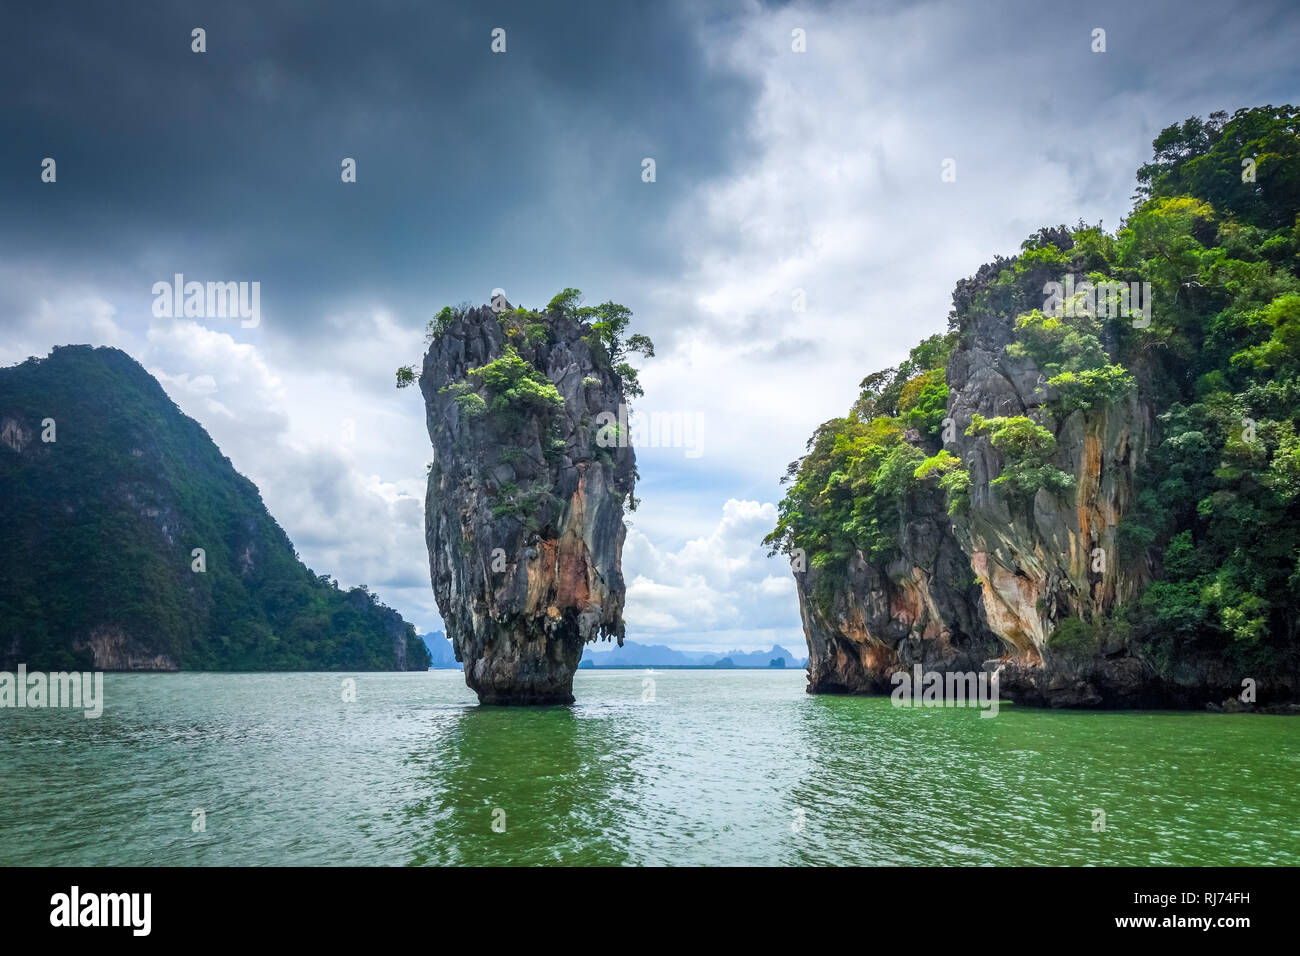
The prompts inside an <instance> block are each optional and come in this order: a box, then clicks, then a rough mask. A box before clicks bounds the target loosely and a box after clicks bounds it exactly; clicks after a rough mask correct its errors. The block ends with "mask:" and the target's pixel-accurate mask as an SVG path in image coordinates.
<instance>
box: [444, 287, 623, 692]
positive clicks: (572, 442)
mask: <svg viewBox="0 0 1300 956" xmlns="http://www.w3.org/2000/svg"><path fill="white" fill-rule="evenodd" d="M420 390H421V392H422V393H423V395H424V401H425V409H426V417H427V424H428V430H429V438H430V439H431V441H432V443H433V450H434V458H433V462H432V463H431V464H430V466H429V484H428V493H427V498H426V508H425V540H426V542H427V544H428V548H429V568H430V574H431V577H432V581H433V589H434V594H435V596H436V598H437V602H438V609H439V611H440V612H441V614H442V617H443V620H444V621H445V622H446V624H447V631H448V634H449V636H450V637H451V640H452V645H453V647H454V648H455V653H456V659H457V660H459V661H461V662H462V663H463V664H464V667H465V683H466V684H468V685H469V686H470V687H471V688H472V689H473V690H474V691H475V692H477V694H478V696H479V701H480V702H481V703H484V704H567V703H572V701H573V690H572V687H573V673H574V671H575V670H576V669H577V666H578V661H579V659H580V658H581V656H582V649H583V645H585V644H586V643H587V642H588V641H594V640H597V639H602V638H603V639H611V638H614V639H617V640H618V641H619V643H620V644H621V643H622V640H623V618H622V614H623V600H624V591H625V588H624V583H623V574H622V569H621V555H622V548H623V539H624V536H625V534H626V528H625V527H624V524H623V511H624V507H625V506H627V505H628V504H629V503H630V502H631V500H632V492H633V485H634V482H635V478H636V462H635V458H634V455H633V450H632V447H631V444H630V442H629V441H628V436H627V435H626V434H625V433H624V434H620V432H619V430H618V425H617V424H611V423H616V422H618V421H620V420H622V421H625V420H626V416H625V414H624V415H623V416H620V408H621V407H622V406H624V403H625V399H624V394H623V382H622V379H621V377H620V376H619V374H618V372H617V371H616V370H615V369H614V368H613V367H612V366H611V363H610V361H609V357H608V353H607V352H606V351H605V349H604V348H603V346H602V343H601V341H600V337H599V336H598V335H597V334H596V333H595V332H593V329H592V327H591V326H590V325H589V324H587V323H585V322H582V321H579V320H577V319H575V318H573V317H571V316H570V315H568V314H566V313H565V312H564V311H563V310H561V309H552V310H551V311H549V312H548V313H545V314H540V313H535V312H528V311H526V310H522V309H511V308H510V307H509V306H508V304H507V303H505V302H504V300H503V299H498V300H496V301H495V302H494V303H493V306H491V307H488V306H482V307H479V308H474V309H466V310H450V309H448V310H444V311H443V313H442V314H441V315H440V317H439V319H438V321H437V327H436V329H435V330H434V332H433V339H432V343H431V345H430V347H429V350H428V353H427V354H426V355H425V357H424V366H423V371H422V374H421V375H420Z"/></svg>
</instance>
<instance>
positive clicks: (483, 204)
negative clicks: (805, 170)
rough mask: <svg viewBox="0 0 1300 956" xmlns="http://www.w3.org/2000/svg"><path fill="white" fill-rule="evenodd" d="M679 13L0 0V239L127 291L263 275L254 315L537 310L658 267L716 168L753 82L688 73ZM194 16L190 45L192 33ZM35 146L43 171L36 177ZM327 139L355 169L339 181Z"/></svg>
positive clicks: (690, 62)
mask: <svg viewBox="0 0 1300 956" xmlns="http://www.w3.org/2000/svg"><path fill="white" fill-rule="evenodd" d="M685 16H686V15H685V13H684V12H683V11H682V10H681V9H680V8H679V7H677V6H676V5H673V4H663V3H646V4H636V5H629V4H615V3H608V2H592V3H573V4H565V5H563V6H562V7H561V6H557V5H554V4H545V3H528V2H524V3H517V4H490V3H489V4H456V5H451V4H431V3H402V4H397V3H349V4H332V5H324V4H318V3H300V4H283V3H282V4H269V3H261V4H250V5H248V6H246V7H240V8H234V7H227V6H226V5H217V4H183V3H181V4H178V3H126V4H102V3H94V4H60V3H53V4H46V5H42V6H36V5H25V6H23V7H11V8H10V9H9V11H8V12H7V13H6V14H5V16H4V20H5V29H4V31H3V39H0V87H3V89H4V90H5V100H6V102H5V107H4V111H3V120H0V138H2V139H3V141H4V143H5V149H4V153H3V158H2V160H0V163H2V165H0V205H3V207H4V208H5V209H6V210H7V213H8V215H7V217H6V218H8V219H9V222H10V227H9V228H6V229H4V230H3V232H2V233H0V249H2V250H3V252H4V254H5V255H6V256H8V257H11V258H15V259H19V260H22V259H39V260H40V261H42V262H43V263H46V264H54V265H56V266H60V267H63V268H65V269H68V270H80V271H81V273H82V274H83V275H85V274H86V273H96V272H100V271H101V270H103V271H104V273H106V274H111V275H113V277H114V279H115V280H116V281H118V282H123V281H128V277H130V276H135V275H138V276H139V284H140V289H141V291H140V293H139V298H138V303H135V302H128V303H123V304H124V305H127V306H131V305H136V304H138V306H139V307H140V309H141V310H142V311H143V310H145V309H147V308H148V306H149V304H150V303H151V302H152V298H151V296H150V295H149V292H148V284H149V283H151V282H152V281H153V280H155V279H163V278H169V277H170V275H171V274H172V273H173V272H178V271H179V272H184V273H186V275H187V278H193V279H200V280H204V279H210V278H211V279H248V280H257V279H260V280H262V282H263V289H262V295H263V299H262V309H263V314H264V315H273V316H275V319H276V325H275V326H274V327H272V328H271V329H269V330H268V331H270V332H271V333H272V334H273V333H274V332H276V331H281V330H284V324H285V323H292V324H293V326H294V327H295V328H296V331H298V332H303V331H306V327H307V326H308V324H309V323H310V322H311V321H312V320H313V319H315V318H316V317H317V316H318V314H319V312H320V311H321V310H322V309H324V308H326V307H329V308H334V309H346V308H347V307H349V306H352V305H360V304H361V303H366V304H373V303H374V302H376V301H379V302H383V303H385V304H389V305H393V306H397V307H399V308H416V309H418V311H419V313H420V314H423V313H425V312H426V311H428V310H430V309H431V308H436V307H437V306H438V305H440V304H443V302H444V301H446V300H448V299H450V300H452V301H454V300H456V299H459V298H461V297H470V296H472V297H474V298H476V299H480V300H485V299H486V298H487V296H488V293H489V291H490V290H491V288H492V287H493V286H497V285H502V286H505V287H506V288H507V292H511V291H512V290H518V291H516V292H515V294H514V295H513V296H512V298H514V300H515V301H519V300H520V299H521V298H522V299H524V300H525V301H528V302H529V303H530V304H539V303H537V301H536V298H537V297H538V296H542V295H544V296H548V297H549V295H550V294H551V293H553V292H554V291H557V290H556V289H554V288H552V286H554V285H555V283H556V282H557V281H561V282H563V283H572V284H578V283H581V282H582V281H584V278H585V279H592V281H593V282H594V281H595V277H596V276H598V275H602V276H603V274H604V273H606V272H608V271H609V269H610V268H613V269H616V270H624V269H627V268H629V266H628V265H627V264H628V263H635V268H636V269H637V270H639V271H641V272H642V273H643V274H644V273H645V272H647V271H649V272H658V271H668V270H671V269H674V268H676V267H677V265H678V263H676V261H675V256H676V255H677V253H676V252H675V251H674V249H673V247H672V246H671V245H669V244H668V243H667V242H666V241H665V237H664V235H663V233H662V231H661V226H660V224H661V222H662V219H663V217H664V215H665V214H666V212H667V210H668V209H669V208H670V206H671V205H672V204H673V203H674V202H676V201H679V200H680V199H681V198H682V197H683V196H684V195H686V194H687V191H688V190H689V189H690V188H692V186H693V185H695V184H698V183H699V182H700V181H702V180H703V179H706V178H708V177H710V176H712V175H715V174H718V173H720V172H721V171H722V170H723V169H725V168H726V166H727V164H728V161H729V157H730V155H731V154H732V152H733V151H734V150H735V149H736V148H738V146H739V145H740V140H739V139H738V133H737V130H738V128H739V126H740V122H741V119H742V118H743V117H744V116H745V114H746V113H747V110H748V106H749V101H750V99H751V97H752V95H753V91H752V90H751V89H750V88H749V87H748V86H746V85H745V84H744V83H743V82H741V81H739V80H737V79H735V78H734V77H728V76H727V75H725V74H722V73H718V72H715V71H711V70H710V69H708V67H707V66H706V51H705V50H703V49H702V48H701V46H700V45H699V44H700V40H699V38H698V36H697V31H696V30H695V29H694V28H693V26H692V25H691V24H688V23H687V22H686V19H685ZM194 27H203V28H204V29H205V30H206V31H207V52H206V53H202V54H199V53H194V52H191V49H190V43H191V41H190V31H191V29H192V28H194ZM496 27H501V28H504V29H505V30H506V42H507V52H506V53H504V54H493V53H492V52H491V50H490V42H491V31H492V30H493V29H494V28H496ZM46 156H50V157H54V158H55V159H56V161H57V163H58V183H57V188H55V189H51V188H50V187H48V186H45V185H44V184H42V183H40V182H39V172H40V162H41V160H42V159H43V158H44V157H46ZM645 156H651V157H654V158H655V160H656V163H657V164H658V181H657V182H656V183H655V184H653V185H647V184H645V183H642V181H641V176H640V173H641V160H642V158H643V157H645ZM344 157H353V158H355V159H356V161H357V164H358V177H357V179H358V181H357V183H355V184H349V185H345V184H343V183H341V182H340V175H339V174H340V162H341V161H342V159H343V158H344ZM14 223H21V228H13V224H14ZM574 261H579V262H583V263H584V265H583V267H582V268H583V270H585V271H586V272H587V275H586V276H583V275H572V274H571V273H572V271H573V270H572V267H571V265H570V264H571V263H572V262H574ZM616 262H617V263H622V264H623V265H615V263H616ZM132 281H133V280H132ZM599 284H600V285H605V284H606V283H605V282H604V281H602V282H600V283H599ZM521 293H522V294H521ZM543 301H544V300H543ZM146 314H147V313H146Z"/></svg>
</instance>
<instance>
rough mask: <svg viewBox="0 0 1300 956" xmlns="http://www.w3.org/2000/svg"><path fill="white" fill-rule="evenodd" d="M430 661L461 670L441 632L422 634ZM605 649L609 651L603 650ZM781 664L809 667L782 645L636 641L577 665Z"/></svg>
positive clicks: (587, 656)
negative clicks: (700, 646)
mask: <svg viewBox="0 0 1300 956" xmlns="http://www.w3.org/2000/svg"><path fill="white" fill-rule="evenodd" d="M420 639H421V640H422V641H424V645H425V647H427V648H428V649H429V657H430V658H431V659H432V661H433V664H432V666H433V667H435V668H459V667H460V666H461V665H460V663H459V662H458V661H457V660H456V655H455V653H454V652H453V651H452V649H451V641H449V640H447V635H446V634H444V633H443V632H442V631H432V632H431V633H428V634H421V635H420ZM602 647H605V648H608V650H600V648H602ZM774 660H779V661H781V663H780V664H778V665H775V666H776V667H789V668H800V669H802V668H804V667H807V666H808V659H807V658H806V657H795V656H794V655H793V654H791V653H790V652H789V651H787V650H786V649H785V648H784V647H782V646H781V645H779V644H776V645H773V647H772V649H771V650H770V651H727V652H726V653H716V652H709V651H679V650H677V649H676V648H672V647H666V646H664V645H662V644H638V643H636V641H624V642H623V646H622V647H619V646H618V645H617V644H588V645H587V647H586V648H585V649H584V650H583V653H582V662H581V663H580V664H579V665H578V666H580V667H583V668H587V667H773V664H772V661H774Z"/></svg>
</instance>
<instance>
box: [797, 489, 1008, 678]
mask: <svg viewBox="0 0 1300 956" xmlns="http://www.w3.org/2000/svg"><path fill="white" fill-rule="evenodd" d="M951 524H952V523H951V520H950V519H949V517H948V515H947V513H946V512H945V510H944V502H943V496H942V495H940V494H937V493H935V492H934V491H929V490H922V491H920V492H919V493H917V494H916V495H914V496H913V497H912V499H911V501H910V502H909V506H908V508H907V509H906V511H905V513H904V514H902V515H900V525H901V532H900V535H899V544H900V549H901V552H902V553H901V555H900V556H899V557H898V558H896V559H895V560H893V561H890V562H888V563H886V564H875V563H872V562H870V561H868V560H867V559H866V558H865V557H864V556H863V555H862V553H861V552H858V553H857V554H856V555H854V556H853V558H852V559H851V560H850V561H849V565H848V568H847V574H846V579H845V580H844V581H840V582H836V584H834V585H832V586H830V587H828V588H827V590H829V592H830V594H829V601H826V600H821V601H819V600H817V599H815V597H814V595H816V594H817V593H818V592H819V590H821V589H822V588H825V587H826V582H823V581H822V580H821V578H822V573H821V572H819V571H817V570H815V569H812V568H810V569H808V570H807V571H805V572H803V573H796V574H795V580H796V583H797V585H798V587H797V590H798V593H799V613H800V617H801V618H802V619H803V627H804V634H805V636H806V637H807V640H808V685H809V688H808V689H809V691H810V692H813V693H851V694H852V693H856V694H880V693H888V692H889V691H890V689H891V686H892V685H891V684H890V676H891V675H892V674H893V673H894V672H895V671H898V670H906V671H910V670H911V669H912V666H913V665H914V664H921V665H922V668H923V669H924V670H933V671H950V670H951V671H963V672H964V671H977V672H978V671H979V670H981V669H982V668H983V665H984V661H985V660H987V659H989V658H990V657H993V656H996V654H997V652H998V642H997V640H996V638H995V636H994V635H993V633H992V632H991V631H990V630H989V628H988V627H987V626H986V625H985V622H984V620H983V617H982V615H980V613H979V609H978V604H979V590H978V588H977V586H976V584H975V581H974V577H973V575H972V574H971V569H970V564H969V562H968V560H967V556H966V554H965V553H963V551H962V549H961V547H960V546H959V544H958V541H957V538H956V537H955V536H954V535H953V532H952V527H951Z"/></svg>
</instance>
